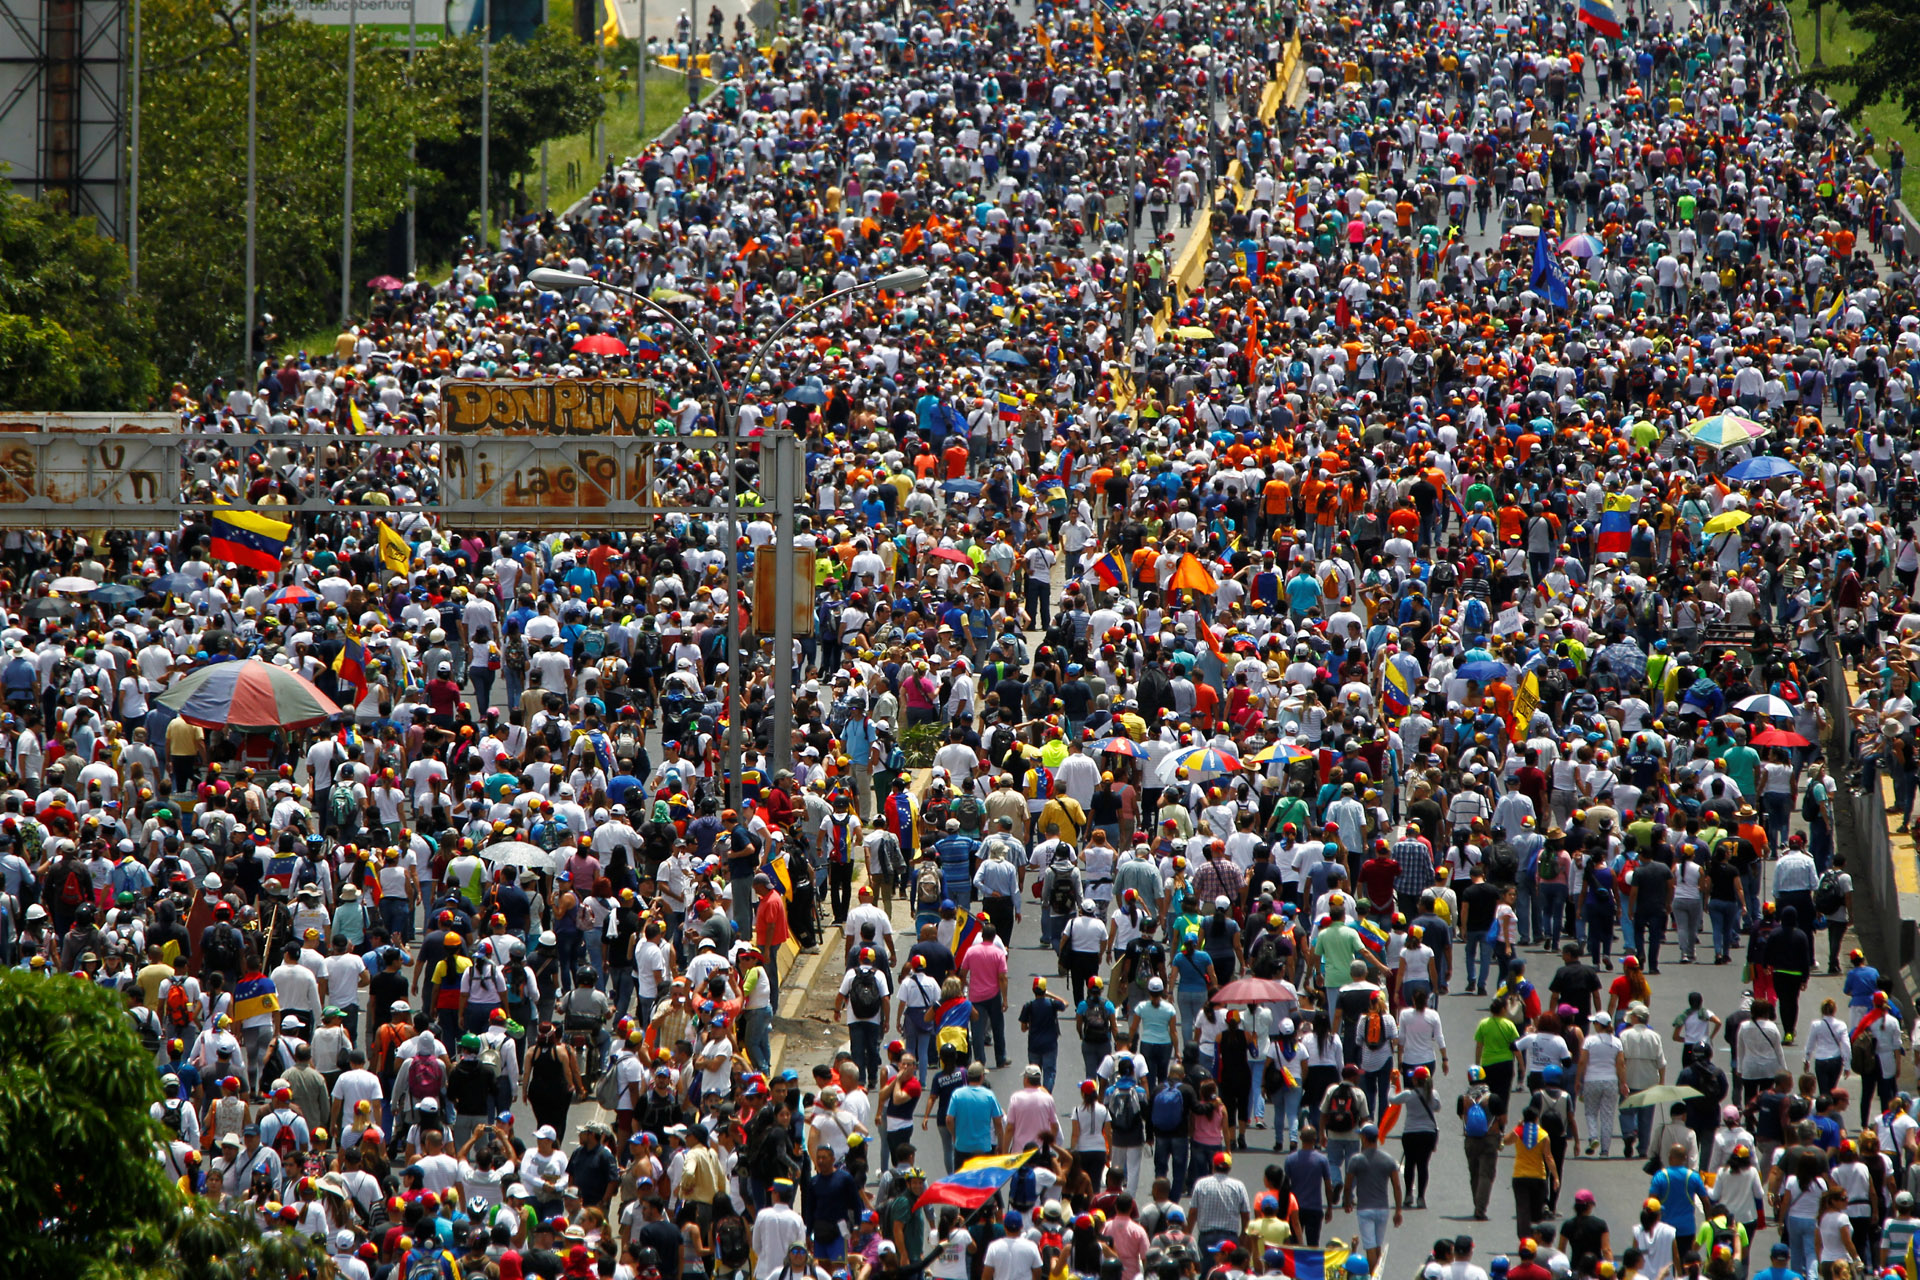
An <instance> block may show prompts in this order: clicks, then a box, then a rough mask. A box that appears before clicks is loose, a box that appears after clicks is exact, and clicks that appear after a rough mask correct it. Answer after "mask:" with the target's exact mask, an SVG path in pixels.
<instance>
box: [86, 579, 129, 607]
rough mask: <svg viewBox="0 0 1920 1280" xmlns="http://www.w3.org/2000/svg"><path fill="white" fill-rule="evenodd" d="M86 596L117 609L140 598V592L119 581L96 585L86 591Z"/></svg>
mask: <svg viewBox="0 0 1920 1280" xmlns="http://www.w3.org/2000/svg"><path fill="white" fill-rule="evenodd" d="M88 598H89V599H92V600H97V601H99V602H100V603H101V604H102V605H104V606H106V607H107V608H109V609H118V608H121V607H122V606H125V605H130V604H132V603H133V602H134V601H135V600H138V599H139V598H140V592H139V591H138V590H137V589H135V588H133V587H129V586H127V585H126V584H125V583H121V582H109V583H108V584H107V585H106V586H104V587H96V588H95V589H94V590H93V591H91V592H89V593H88Z"/></svg>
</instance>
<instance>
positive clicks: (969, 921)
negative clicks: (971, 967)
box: [953, 911, 980, 964]
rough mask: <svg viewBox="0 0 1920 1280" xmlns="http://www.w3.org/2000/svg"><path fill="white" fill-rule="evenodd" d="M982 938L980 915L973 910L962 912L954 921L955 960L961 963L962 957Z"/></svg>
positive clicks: (956, 962)
mask: <svg viewBox="0 0 1920 1280" xmlns="http://www.w3.org/2000/svg"><path fill="white" fill-rule="evenodd" d="M979 938H980V917H979V916H977V915H975V914H973V913H972V912H971V911H967V912H962V913H961V915H960V918H959V919H958V920H955V921H954V922H953V962H954V963H955V964H959V963H960V957H962V956H964V955H966V954H967V949H968V948H969V947H971V946H973V944H974V943H975V942H977V941H979Z"/></svg>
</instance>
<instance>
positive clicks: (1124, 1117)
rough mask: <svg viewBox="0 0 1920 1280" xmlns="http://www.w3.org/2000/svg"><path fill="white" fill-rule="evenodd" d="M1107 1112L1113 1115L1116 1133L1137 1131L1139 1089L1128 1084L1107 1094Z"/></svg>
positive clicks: (1138, 1127) (1124, 1133) (1138, 1124)
mask: <svg viewBox="0 0 1920 1280" xmlns="http://www.w3.org/2000/svg"><path fill="white" fill-rule="evenodd" d="M1107 1114H1108V1115H1109V1116H1111V1117H1113V1130H1114V1132H1115V1133H1116V1134H1122V1135H1130V1134H1133V1133H1137V1132H1138V1131H1139V1129H1140V1090H1138V1089H1136V1088H1133V1087H1131V1086H1129V1087H1128V1088H1125V1089H1115V1090H1114V1091H1113V1092H1112V1093H1110V1094H1108V1095H1107Z"/></svg>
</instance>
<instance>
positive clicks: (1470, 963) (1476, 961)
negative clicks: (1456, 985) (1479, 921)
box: [1466, 929, 1493, 991]
mask: <svg viewBox="0 0 1920 1280" xmlns="http://www.w3.org/2000/svg"><path fill="white" fill-rule="evenodd" d="M1466 942H1467V986H1468V987H1469V988H1471V989H1472V990H1474V991H1485V990H1486V989H1487V966H1488V964H1490V963H1491V962H1492V960H1493V944H1492V943H1490V942H1488V941H1487V935H1486V934H1484V933H1481V932H1478V931H1475V930H1472V929H1469V930H1467V939H1466Z"/></svg>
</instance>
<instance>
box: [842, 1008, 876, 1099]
mask: <svg viewBox="0 0 1920 1280" xmlns="http://www.w3.org/2000/svg"><path fill="white" fill-rule="evenodd" d="M880 1030H881V1028H880V1024H879V1023H878V1022H854V1023H850V1024H849V1025H848V1027H847V1036H848V1039H849V1040H851V1041H852V1047H853V1062H854V1065H855V1066H857V1067H859V1068H860V1082H861V1083H862V1084H864V1085H866V1086H867V1087H868V1088H874V1087H876V1086H878V1084H879V1083H880Z"/></svg>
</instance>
